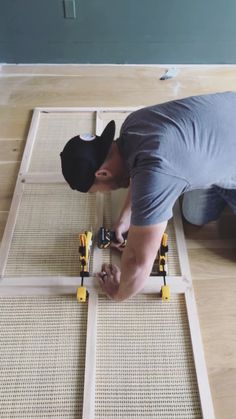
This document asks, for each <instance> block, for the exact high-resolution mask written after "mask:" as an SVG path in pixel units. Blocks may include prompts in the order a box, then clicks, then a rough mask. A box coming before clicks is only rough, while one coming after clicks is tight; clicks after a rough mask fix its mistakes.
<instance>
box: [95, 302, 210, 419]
mask: <svg viewBox="0 0 236 419" xmlns="http://www.w3.org/2000/svg"><path fill="white" fill-rule="evenodd" d="M97 321H98V323H97V349H96V354H97V355H96V400H95V418H96V419H104V418H109V419H116V418H122V419H124V418H127V419H128V418H135V419H136V418H145V419H149V418H161V419H162V418H163V419H170V418H176V419H177V418H178V419H193V418H194V419H196V418H201V417H202V415H201V408H200V400H199V393H198V386H197V380H196V373H195V367H194V360H193V354H192V346H191V340H190V333H189V326H188V317H187V313H186V306H185V299H184V295H173V296H172V299H171V301H169V302H163V301H161V300H160V299H158V298H157V297H156V295H139V296H137V297H135V298H133V299H131V300H128V301H125V302H122V303H117V304H114V302H112V301H110V300H108V299H107V298H105V297H102V296H101V297H99V304H98V320H97Z"/></svg>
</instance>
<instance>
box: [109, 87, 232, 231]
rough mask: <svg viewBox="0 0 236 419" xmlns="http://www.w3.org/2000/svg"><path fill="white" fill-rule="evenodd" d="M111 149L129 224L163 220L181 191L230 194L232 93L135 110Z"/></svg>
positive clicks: (169, 215)
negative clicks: (126, 193)
mask: <svg viewBox="0 0 236 419" xmlns="http://www.w3.org/2000/svg"><path fill="white" fill-rule="evenodd" d="M117 145H118V147H119V150H120V152H121V154H122V155H123V157H124V159H125V161H126V164H127V168H128V171H129V174H130V177H131V183H132V188H131V190H132V219H131V223H132V224H134V225H150V224H157V223H160V222H162V221H166V220H168V219H170V218H171V217H172V207H173V205H174V203H175V201H176V199H177V198H178V197H179V196H180V195H181V194H182V193H183V192H186V191H190V190H193V189H206V188H210V187H212V186H214V185H217V186H220V187H221V188H225V189H236V93H234V92H226V93H216V94H211V95H203V96H193V97H189V98H186V99H182V100H176V101H171V102H166V103H163V104H160V105H156V106H150V107H147V108H143V109H139V110H138V111H135V112H133V113H131V114H130V115H129V116H128V118H126V120H125V122H124V123H123V125H122V127H121V132H120V137H119V138H118V139H117Z"/></svg>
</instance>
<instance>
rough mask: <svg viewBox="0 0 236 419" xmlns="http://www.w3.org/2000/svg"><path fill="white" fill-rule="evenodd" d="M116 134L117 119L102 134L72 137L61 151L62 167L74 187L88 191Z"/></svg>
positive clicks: (66, 177)
mask: <svg viewBox="0 0 236 419" xmlns="http://www.w3.org/2000/svg"><path fill="white" fill-rule="evenodd" d="M114 135H115V121H110V122H109V123H108V124H107V126H106V128H105V129H104V131H103V133H102V135H100V136H98V135H94V136H92V135H90V134H85V135H78V136H76V137H73V138H71V139H70V140H69V141H68V142H67V143H66V145H65V147H64V149H63V151H62V152H61V154H60V156H61V167H62V173H63V176H64V178H65V180H66V181H67V182H68V183H69V185H70V187H71V188H72V189H77V190H78V191H80V192H88V190H89V189H90V188H91V186H92V185H93V183H94V179H95V172H96V171H97V170H98V169H99V167H100V166H101V165H102V163H103V162H104V161H105V159H106V157H107V154H108V151H109V149H110V147H111V144H112V141H113V139H114Z"/></svg>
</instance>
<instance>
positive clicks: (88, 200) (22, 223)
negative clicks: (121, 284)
mask: <svg viewBox="0 0 236 419" xmlns="http://www.w3.org/2000/svg"><path fill="white" fill-rule="evenodd" d="M95 214H96V196H95V194H92V195H89V194H82V193H79V192H75V191H72V190H71V189H70V188H69V187H68V185H40V184H39V185H28V184H26V185H25V189H24V194H23V198H22V201H21V204H20V209H19V213H18V216H17V222H16V227H15V230H14V235H13V240H12V243H11V248H10V252H9V257H8V260H7V266H6V272H5V275H6V276H55V275H56V276H57V275H59V276H78V275H79V257H78V245H79V241H78V235H79V233H80V232H81V231H83V230H87V229H90V227H91V226H92V227H93V226H94V220H95ZM92 269H93V265H92V259H91V272H92Z"/></svg>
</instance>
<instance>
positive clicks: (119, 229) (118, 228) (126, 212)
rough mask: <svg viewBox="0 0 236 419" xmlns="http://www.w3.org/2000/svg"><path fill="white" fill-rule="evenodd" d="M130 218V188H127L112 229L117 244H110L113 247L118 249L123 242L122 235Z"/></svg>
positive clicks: (127, 228) (127, 227)
mask: <svg viewBox="0 0 236 419" xmlns="http://www.w3.org/2000/svg"><path fill="white" fill-rule="evenodd" d="M130 218H131V188H130V187H129V189H128V192H127V196H126V199H125V202H124V205H123V208H122V210H121V212H120V216H119V218H118V220H117V221H116V223H115V225H114V227H113V228H114V231H115V234H116V239H117V241H118V243H117V244H115V243H113V244H112V246H113V247H117V248H119V247H120V246H121V245H122V244H123V242H124V238H123V234H124V233H126V232H127V231H128V230H129V227H130ZM122 250H123V249H122Z"/></svg>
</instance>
